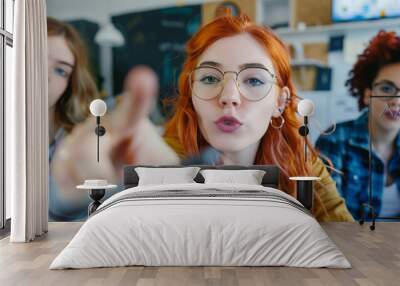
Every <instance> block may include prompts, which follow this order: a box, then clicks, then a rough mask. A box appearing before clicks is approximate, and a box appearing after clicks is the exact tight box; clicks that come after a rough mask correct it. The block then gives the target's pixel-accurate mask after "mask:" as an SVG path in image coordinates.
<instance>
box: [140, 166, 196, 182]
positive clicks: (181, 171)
mask: <svg viewBox="0 0 400 286" xmlns="http://www.w3.org/2000/svg"><path fill="white" fill-rule="evenodd" d="M199 170H200V168H199V167H176V168H146V167H137V168H135V171H136V173H137V174H138V176H139V183H138V185H139V186H148V185H165V184H187V183H195V181H194V180H193V179H194V178H195V177H196V175H197V173H198V172H199Z"/></svg>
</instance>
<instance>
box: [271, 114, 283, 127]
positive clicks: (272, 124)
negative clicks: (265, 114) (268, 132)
mask: <svg viewBox="0 0 400 286" xmlns="http://www.w3.org/2000/svg"><path fill="white" fill-rule="evenodd" d="M279 118H280V119H281V124H280V125H279V126H275V125H274V123H273V121H272V119H271V126H272V128H274V129H281V128H282V127H283V125H284V124H285V118H283V116H282V115H279Z"/></svg>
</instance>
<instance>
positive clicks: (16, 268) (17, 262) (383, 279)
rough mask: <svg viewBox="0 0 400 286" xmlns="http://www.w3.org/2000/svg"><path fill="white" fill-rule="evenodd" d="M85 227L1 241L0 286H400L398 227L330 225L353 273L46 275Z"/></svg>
mask: <svg viewBox="0 0 400 286" xmlns="http://www.w3.org/2000/svg"><path fill="white" fill-rule="evenodd" d="M80 226H81V223H50V226H49V233H48V234H47V235H45V236H44V237H42V238H40V239H38V240H35V241H34V242H32V243H26V244H24V243H21V244H17V243H9V239H8V238H5V239H3V240H1V241H0V285H1V286H8V285H10V286H11V285H12V286H17V285H32V286H34V285H57V286H58V285H60V286H61V285H68V286H75V285H136V286H139V285H140V286H153V285H166V286H179V285H199V286H200V285H202V286H203V285H204V286H205V285H226V286H235V285H246V286H247V285H249V286H253V285H254V286H261V285H290V286H291V285H329V286H330V285H346V286H351V285H366V286H367V285H368V286H369V285H383V286H390V285H400V223H393V222H392V223H390V222H386V223H385V222H381V223H377V228H376V230H375V231H370V230H369V228H368V225H364V226H360V225H358V224H357V223H326V224H323V227H324V229H325V230H326V231H327V233H328V234H329V236H330V237H331V238H332V240H333V241H335V243H336V244H337V246H338V247H339V248H340V249H341V250H342V251H343V253H344V254H345V255H346V257H347V258H348V259H349V261H350V262H351V264H352V266H353V268H352V269H348V270H341V269H305V268H289V267H121V268H100V269H86V270H48V267H49V265H50V263H51V261H52V260H53V259H54V258H55V256H56V255H57V254H58V253H59V252H60V251H61V250H62V248H63V247H65V246H66V244H67V243H68V241H69V240H70V239H71V238H72V236H73V235H74V234H75V233H76V232H77V230H78V229H79V227H80Z"/></svg>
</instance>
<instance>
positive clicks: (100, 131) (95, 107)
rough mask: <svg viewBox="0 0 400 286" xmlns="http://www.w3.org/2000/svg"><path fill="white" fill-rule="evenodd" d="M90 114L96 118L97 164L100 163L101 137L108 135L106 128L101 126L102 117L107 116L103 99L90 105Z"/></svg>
mask: <svg viewBox="0 0 400 286" xmlns="http://www.w3.org/2000/svg"><path fill="white" fill-rule="evenodd" d="M89 109H90V113H92V114H93V115H94V116H96V124H97V126H96V129H95V133H96V135H97V162H99V148H100V136H103V135H104V134H106V129H105V128H104V126H101V125H100V117H101V116H103V115H104V114H106V111H107V105H106V103H105V102H104V101H103V100H101V99H95V100H93V101H92V102H91V103H90V107H89Z"/></svg>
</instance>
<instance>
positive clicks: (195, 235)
mask: <svg viewBox="0 0 400 286" xmlns="http://www.w3.org/2000/svg"><path fill="white" fill-rule="evenodd" d="M136 167H138V166H126V167H125V168H124V179H123V185H124V190H123V191H122V192H120V193H117V194H115V195H113V196H112V197H110V198H109V199H107V200H106V201H105V202H103V203H102V204H101V205H100V207H99V208H98V210H97V211H96V212H95V213H94V214H93V215H91V216H90V218H88V220H87V221H86V222H85V223H84V225H83V226H82V227H81V229H80V230H79V232H78V233H77V234H76V235H75V237H74V238H73V239H72V240H71V242H70V243H69V244H68V245H67V246H66V247H65V249H63V250H62V252H61V253H60V254H59V255H58V256H57V257H56V258H55V260H54V261H53V262H52V264H51V265H50V269H68V268H92V267H118V266H130V265H144V266H291V267H310V268H315V267H329V268H350V267H351V265H350V263H349V262H348V260H347V259H346V258H345V256H344V255H343V253H342V252H341V251H340V250H339V249H338V248H337V247H336V245H335V244H334V243H333V242H332V241H331V240H330V238H329V237H328V236H327V234H326V233H325V232H324V230H323V229H322V228H321V226H320V225H319V224H318V222H317V221H316V220H315V219H314V218H313V216H312V215H311V214H310V212H309V211H308V210H307V209H306V208H304V207H303V205H302V204H301V203H300V202H298V201H297V200H295V199H294V198H292V197H291V196H289V195H287V194H286V193H284V192H282V191H280V190H279V189H278V186H279V169H278V168H277V167H276V166H270V165H262V166H256V165H255V166H249V167H248V166H218V167H217V166H199V167H200V168H201V169H202V170H205V169H224V170H249V169H256V170H263V171H265V175H264V176H263V177H262V181H261V185H246V184H234V183H225V184H221V183H204V178H203V176H202V175H201V174H200V173H198V174H197V176H196V177H195V178H194V181H195V182H193V183H184V184H183V183H182V184H165V185H164V184H159V185H149V186H147V185H145V186H140V185H138V182H139V176H138V174H137V172H136V171H135V170H137V169H136ZM153 167H154V166H153ZM166 167H171V166H165V167H157V168H166ZM175 167H176V166H175Z"/></svg>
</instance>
